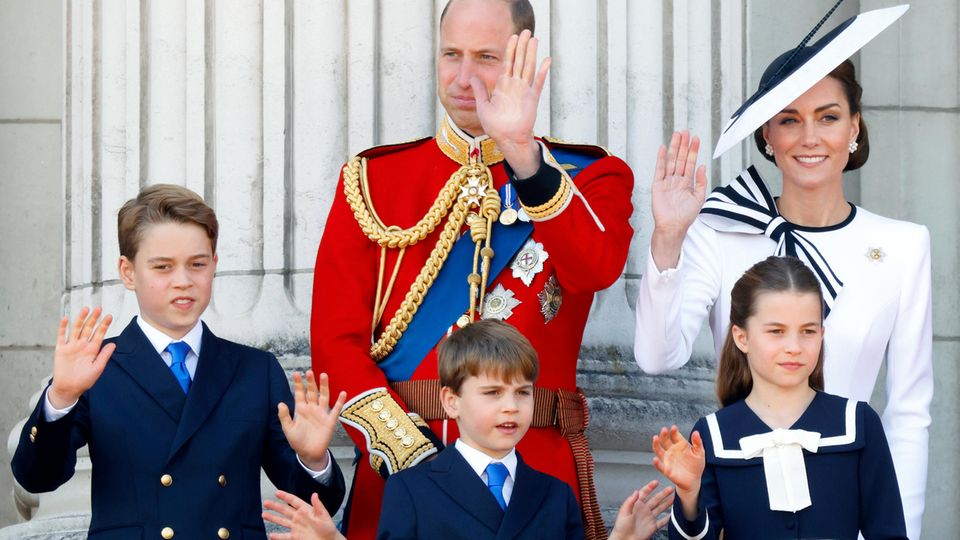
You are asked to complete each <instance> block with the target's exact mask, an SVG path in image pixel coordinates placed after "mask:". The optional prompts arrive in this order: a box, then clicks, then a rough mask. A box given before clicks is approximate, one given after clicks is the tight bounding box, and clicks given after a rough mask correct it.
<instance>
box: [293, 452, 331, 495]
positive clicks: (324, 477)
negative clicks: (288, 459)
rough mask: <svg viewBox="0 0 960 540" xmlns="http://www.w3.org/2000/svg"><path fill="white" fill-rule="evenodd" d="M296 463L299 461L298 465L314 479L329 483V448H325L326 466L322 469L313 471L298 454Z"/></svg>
mask: <svg viewBox="0 0 960 540" xmlns="http://www.w3.org/2000/svg"><path fill="white" fill-rule="evenodd" d="M297 463H299V464H300V466H301V467H303V470H305V471H307V474H309V475H310V477H311V478H313V479H314V480H315V481H317V482H318V483H320V484H323V485H325V486H329V485H330V478H331V477H332V476H333V452H331V451H330V449H327V466H326V467H324V468H323V470H322V471H315V470H313V469H311V468H310V467H307V466H306V465H304V464H303V461H302V460H301V459H300V456H299V455H298V456H297Z"/></svg>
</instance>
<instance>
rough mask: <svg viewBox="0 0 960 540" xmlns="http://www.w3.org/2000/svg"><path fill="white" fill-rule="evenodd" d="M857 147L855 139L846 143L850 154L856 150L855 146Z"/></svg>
mask: <svg viewBox="0 0 960 540" xmlns="http://www.w3.org/2000/svg"><path fill="white" fill-rule="evenodd" d="M859 147H860V145H859V144H857V141H850V144H848V145H847V148H848V149H849V150H850V153H851V154H852V153H854V152H856V151H857V148H859Z"/></svg>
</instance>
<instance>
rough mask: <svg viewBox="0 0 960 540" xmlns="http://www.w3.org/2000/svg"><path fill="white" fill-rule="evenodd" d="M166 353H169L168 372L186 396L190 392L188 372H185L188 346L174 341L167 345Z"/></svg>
mask: <svg viewBox="0 0 960 540" xmlns="http://www.w3.org/2000/svg"><path fill="white" fill-rule="evenodd" d="M167 352H168V353H170V359H171V360H172V361H171V363H170V371H172V372H173V376H174V377H176V378H177V382H178V383H180V388H183V393H184V394H186V393H187V391H188V390H190V372H189V371H187V364H186V360H187V353H188V352H190V346H189V345H187V344H186V343H184V342H182V341H174V342H171V343H170V344H169V345H167Z"/></svg>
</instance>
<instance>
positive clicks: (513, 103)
mask: <svg viewBox="0 0 960 540" xmlns="http://www.w3.org/2000/svg"><path fill="white" fill-rule="evenodd" d="M537 46H538V41H537V38H535V37H533V36H532V34H531V33H530V31H529V30H524V31H523V32H521V33H520V35H519V36H517V35H513V36H511V37H510V41H509V42H508V43H507V50H506V54H505V55H504V59H503V73H502V74H501V75H500V78H498V79H497V85H496V86H495V87H494V89H493V93H492V94H490V93H488V92H487V89H486V87H485V86H484V84H483V82H482V81H481V80H480V79H479V78H477V77H474V78H473V79H472V81H471V85H472V87H473V95H474V97H475V98H476V100H477V101H476V103H477V118H478V119H479V120H480V125H481V126H482V127H483V131H484V133H486V134H487V135H489V136H490V138H491V139H493V140H494V141H495V142H496V143H497V147H498V148H499V149H500V151H501V152H502V153H503V155H504V157H505V158H506V160H507V162H508V163H509V164H510V166H511V167H512V168H513V170H514V172H515V173H516V175H517V176H518V177H519V178H528V177H530V176H533V175H534V174H536V172H537V169H538V167H539V166H540V155H539V154H540V149H539V147H538V145H537V143H536V141H535V140H534V138H533V126H534V124H535V123H536V121H537V105H538V104H539V103H540V94H541V93H542V92H543V86H544V84H545V82H546V80H547V73H548V72H549V71H550V58H549V57H547V58H544V59H543V61H542V62H541V63H540V68H539V69H537Z"/></svg>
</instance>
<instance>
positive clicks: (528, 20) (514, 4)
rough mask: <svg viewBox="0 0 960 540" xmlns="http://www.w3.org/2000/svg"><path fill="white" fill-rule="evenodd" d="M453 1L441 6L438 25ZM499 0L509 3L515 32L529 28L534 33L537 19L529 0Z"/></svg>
mask: <svg viewBox="0 0 960 540" xmlns="http://www.w3.org/2000/svg"><path fill="white" fill-rule="evenodd" d="M455 1H456V0H449V1H448V2H447V5H445V6H443V11H441V12H440V26H443V18H444V17H446V16H447V9H449V8H450V4H452V3H454V2H455ZM500 1H501V2H506V3H507V4H509V5H510V18H511V19H512V20H513V31H514V33H515V34H519V33H520V32H523V31H524V30H529V31H530V33H531V34H533V33H534V30H535V29H536V26H537V21H536V18H535V17H534V15H533V6H531V5H530V0H500Z"/></svg>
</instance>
